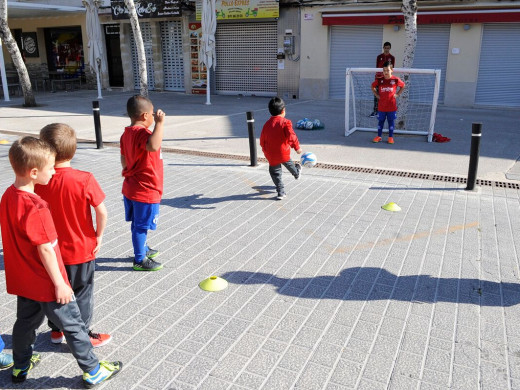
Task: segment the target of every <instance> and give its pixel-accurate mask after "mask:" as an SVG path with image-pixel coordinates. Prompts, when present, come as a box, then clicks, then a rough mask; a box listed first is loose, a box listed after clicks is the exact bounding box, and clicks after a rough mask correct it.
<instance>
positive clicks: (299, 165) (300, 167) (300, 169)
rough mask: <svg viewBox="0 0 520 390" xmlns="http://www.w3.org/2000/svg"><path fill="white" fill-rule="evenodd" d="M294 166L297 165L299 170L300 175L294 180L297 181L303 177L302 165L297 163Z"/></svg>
mask: <svg viewBox="0 0 520 390" xmlns="http://www.w3.org/2000/svg"><path fill="white" fill-rule="evenodd" d="M294 165H296V168H297V169H298V175H297V176H295V177H294V178H295V179H296V180H298V179H299V178H300V177H301V176H302V164H300V163H299V162H297V163H295V164H294Z"/></svg>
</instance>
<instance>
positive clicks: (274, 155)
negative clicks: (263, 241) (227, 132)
mask: <svg viewBox="0 0 520 390" xmlns="http://www.w3.org/2000/svg"><path fill="white" fill-rule="evenodd" d="M268 107H269V113H270V114H271V118H270V119H269V120H268V121H267V122H266V123H265V125H264V127H263V128H262V133H261V134H260V146H261V147H262V151H263V152H264V156H265V158H267V161H269V173H270V175H271V178H272V179H273V183H274V185H275V186H276V191H277V193H278V195H277V197H276V199H278V200H282V199H283V198H285V197H286V196H287V195H286V193H285V187H284V184H283V181H282V165H283V166H284V167H285V168H287V170H288V171H289V172H290V173H291V174H292V175H293V176H294V178H295V179H298V178H299V177H300V174H301V169H302V166H301V164H300V163H299V162H298V163H296V164H295V163H294V162H293V161H292V160H291V148H293V149H294V150H296V153H298V154H301V153H302V150H301V149H300V143H299V141H298V137H297V136H296V134H295V133H294V130H293V127H292V122H291V121H290V120H289V119H286V118H285V103H284V101H283V100H282V99H281V98H279V97H275V98H272V99H271V100H270V101H269V105H268Z"/></svg>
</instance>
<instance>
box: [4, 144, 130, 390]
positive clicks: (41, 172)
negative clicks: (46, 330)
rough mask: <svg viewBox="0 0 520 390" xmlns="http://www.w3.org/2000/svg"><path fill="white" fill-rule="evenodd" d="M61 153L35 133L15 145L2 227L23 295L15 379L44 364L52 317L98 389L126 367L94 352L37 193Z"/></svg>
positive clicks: (11, 278) (12, 277) (10, 277)
mask: <svg viewBox="0 0 520 390" xmlns="http://www.w3.org/2000/svg"><path fill="white" fill-rule="evenodd" d="M55 155H56V152H55V150H54V148H53V147H52V146H51V145H49V144H48V143H47V142H45V141H43V140H41V139H38V138H34V137H30V136H28V137H23V138H21V139H20V140H18V141H16V142H14V143H13V145H12V146H11V148H10V149H9V162H10V163H11V166H12V167H13V170H14V173H15V175H16V178H15V181H14V183H13V185H12V186H10V187H9V188H7V190H6V191H5V192H4V194H3V196H2V200H1V201H0V225H1V227H2V244H3V248H4V263H5V281H6V286H7V293H8V294H13V295H17V302H16V322H15V323H14V326H13V359H14V367H13V372H12V375H11V379H12V381H13V382H14V383H20V382H24V381H25V380H26V379H27V376H28V374H29V372H30V371H31V370H32V369H33V368H34V367H36V366H37V365H38V363H39V362H40V360H41V357H40V355H39V354H37V353H33V345H34V342H35V341H36V329H38V327H39V326H40V325H41V324H42V322H43V320H44V318H45V316H47V318H48V319H49V320H51V321H52V322H53V323H54V324H56V325H57V326H58V327H59V328H60V329H61V330H62V331H63V333H64V334H65V338H66V339H67V344H68V346H69V348H70V351H71V353H72V354H73V355H74V357H75V358H76V361H77V363H78V365H79V366H80V368H81V369H82V371H83V383H84V385H85V387H87V388H92V387H94V386H96V385H98V384H100V383H102V382H104V381H106V380H108V379H110V378H112V377H114V376H115V375H116V374H117V373H119V372H120V370H121V368H122V366H123V365H122V363H121V362H108V361H100V360H99V359H98V358H97V357H96V355H95V354H94V351H93V347H92V344H91V342H90V338H89V335H88V331H87V328H86V327H85V323H84V322H83V320H82V318H81V313H80V311H79V308H78V305H77V303H76V298H75V296H74V291H73V290H72V288H71V286H70V283H69V280H68V277H67V271H66V270H65V266H64V264H63V260H62V258H61V252H60V247H59V245H58V234H57V232H56V228H55V226H54V222H53V221H52V216H51V212H50V210H49V206H48V204H47V202H45V201H44V200H43V199H42V198H40V197H39V196H38V195H37V194H35V193H34V186H35V185H36V184H40V185H46V184H48V183H49V181H50V180H51V177H52V176H53V175H54V173H55V171H54V161H55Z"/></svg>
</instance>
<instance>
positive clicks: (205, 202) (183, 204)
mask: <svg viewBox="0 0 520 390" xmlns="http://www.w3.org/2000/svg"><path fill="white" fill-rule="evenodd" d="M268 188H269V189H271V191H268V190H267V189H268ZM252 189H253V190H255V192H251V193H247V194H236V195H227V196H219V197H215V198H207V197H204V194H192V195H188V196H179V197H177V198H169V199H162V200H161V205H164V206H170V207H175V208H178V209H192V210H211V209H215V208H216V207H215V206H209V205H213V204H218V203H223V202H232V201H246V200H261V199H269V195H270V194H272V193H273V194H275V193H276V192H275V190H274V187H267V186H255V187H252Z"/></svg>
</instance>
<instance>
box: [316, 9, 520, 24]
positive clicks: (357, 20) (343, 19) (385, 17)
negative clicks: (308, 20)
mask: <svg viewBox="0 0 520 390" xmlns="http://www.w3.org/2000/svg"><path fill="white" fill-rule="evenodd" d="M491 22H503V23H507V22H520V9H479V10H467V9H465V10H442V11H421V10H419V11H418V12H417V24H446V23H491ZM322 24H323V25H327V26H330V25H335V26H336V25H348V24H358V25H359V24H404V16H403V14H402V12H396V11H391V12H330V13H327V12H323V14H322Z"/></svg>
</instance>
